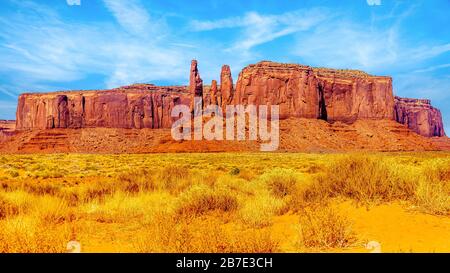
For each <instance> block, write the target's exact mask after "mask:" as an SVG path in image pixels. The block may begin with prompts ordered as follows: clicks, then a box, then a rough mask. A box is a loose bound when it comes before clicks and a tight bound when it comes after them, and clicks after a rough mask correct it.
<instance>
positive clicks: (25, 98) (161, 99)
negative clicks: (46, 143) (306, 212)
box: [16, 60, 444, 136]
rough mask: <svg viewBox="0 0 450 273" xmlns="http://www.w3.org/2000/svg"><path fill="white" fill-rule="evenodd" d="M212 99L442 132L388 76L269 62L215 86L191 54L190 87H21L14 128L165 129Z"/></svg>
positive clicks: (428, 110)
mask: <svg viewBox="0 0 450 273" xmlns="http://www.w3.org/2000/svg"><path fill="white" fill-rule="evenodd" d="M194 97H203V102H200V104H199V105H197V107H198V108H200V109H201V108H204V107H205V106H207V105H210V104H217V105H221V106H222V107H223V106H225V105H229V104H243V105H248V104H253V105H268V106H270V105H279V106H280V118H282V119H285V118H290V117H297V118H308V119H322V120H326V121H329V122H338V121H339V122H345V123H348V124H351V123H354V122H355V121H357V120H360V119H366V120H367V119H371V120H391V121H393V120H396V121H398V122H400V123H403V124H406V125H407V126H408V127H409V128H411V129H412V130H414V131H415V132H417V133H419V134H421V135H423V136H443V135H444V130H443V125H442V117H441V114H440V112H439V110H437V109H435V108H433V107H432V106H431V105H430V102H429V101H428V100H413V99H401V98H396V100H395V101H394V96H393V92H392V79H391V78H390V77H380V76H371V75H368V74H366V73H364V72H361V71H355V70H334V69H324V68H312V67H309V66H304V65H297V64H280V63H274V62H269V61H263V62H259V63H257V64H253V65H249V66H247V67H245V68H244V69H243V70H242V71H241V73H240V74H239V78H238V81H237V83H236V86H235V87H234V85H233V79H232V76H231V70H230V67H229V66H227V65H224V66H223V67H222V70H221V74H220V88H219V87H218V86H217V81H215V80H213V81H212V84H211V86H203V81H202V79H201V77H200V73H199V70H198V67H197V61H195V60H193V61H192V63H191V68H190V82H189V86H187V87H185V86H172V87H170V86H169V87H158V86H155V85H151V84H135V85H131V86H125V87H121V88H117V89H112V90H99V91H67V92H54V93H45V94H43V93H35V94H22V95H21V96H20V97H19V103H18V107H17V114H16V117H17V120H16V128H17V129H18V130H24V129H50V128H92V127H111V128H136V129H140V128H170V127H171V124H172V122H173V121H174V118H171V116H170V114H171V111H172V109H173V107H174V106H175V105H178V104H184V105H188V106H190V107H191V110H192V111H193V110H194V109H195V108H194V103H193V98H194Z"/></svg>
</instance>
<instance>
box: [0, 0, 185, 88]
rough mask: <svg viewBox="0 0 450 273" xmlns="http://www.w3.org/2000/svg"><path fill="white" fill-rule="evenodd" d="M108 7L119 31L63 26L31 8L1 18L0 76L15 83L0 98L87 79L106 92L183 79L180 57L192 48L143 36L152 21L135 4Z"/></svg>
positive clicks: (57, 19)
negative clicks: (94, 78)
mask: <svg viewBox="0 0 450 273" xmlns="http://www.w3.org/2000/svg"><path fill="white" fill-rule="evenodd" d="M105 1H106V0H105ZM109 2H110V3H109V4H110V5H109V6H108V7H109V8H111V12H112V14H113V15H114V17H115V18H116V19H117V21H118V23H119V24H120V25H121V26H123V29H118V28H117V27H114V25H113V24H105V23H101V24H100V23H98V24H74V23H72V22H67V23H66V22H65V21H64V19H63V18H60V17H59V16H58V14H56V13H54V12H51V11H52V9H51V8H49V7H46V6H43V5H38V4H35V3H33V2H30V4H33V5H28V6H27V8H26V9H25V10H26V12H27V13H26V16H11V17H8V18H0V38H1V39H2V41H3V42H2V44H0V62H1V63H2V65H1V66H0V73H5V75H8V77H10V78H11V79H10V80H11V81H13V82H16V84H15V87H14V86H8V87H4V88H3V89H2V90H3V91H2V93H5V94H6V92H8V93H9V95H10V96H11V95H12V96H14V94H16V93H19V92H23V91H24V89H25V88H26V90H28V91H41V90H42V91H44V90H52V89H53V88H55V87H56V86H57V85H59V84H60V83H61V82H72V81H77V80H81V79H83V78H84V77H86V76H87V75H92V74H96V75H102V76H103V77H105V83H104V85H105V87H108V88H112V87H117V86H119V85H125V84H130V83H134V82H150V81H154V80H171V81H177V80H180V81H182V80H184V78H187V77H188V74H187V71H188V69H189V61H190V60H189V59H188V58H189V57H190V56H189V54H186V53H185V52H184V51H185V50H189V51H192V48H187V47H180V46H175V45H173V46H172V45H170V43H171V41H170V40H162V41H159V40H157V39H156V40H155V38H154V37H153V36H151V35H150V33H148V32H147V31H145V30H146V27H147V25H148V24H152V22H153V21H151V20H150V19H149V18H151V17H150V16H147V15H145V14H146V11H145V10H144V9H142V7H140V6H138V2H137V1H132V2H128V1H127V2H126V3H125V1H112V0H111V1H109ZM127 3H129V4H127ZM138 7H139V8H138ZM127 8H129V10H127ZM44 14H45V16H43V15H44ZM127 16H131V17H132V18H133V19H130V20H128V19H126V17H127ZM162 31H164V30H162ZM134 35H139V37H135V36H134ZM177 42H178V43H179V44H187V43H185V42H184V41H183V40H180V41H177ZM19 83H26V85H22V84H19ZM43 83H47V84H46V85H43ZM19 86H20V89H19ZM22 88H24V89H22ZM44 88H47V89H44ZM49 88H51V89H49ZM66 88H67V86H66ZM86 88H89V87H88V86H86ZM0 91H1V90H0Z"/></svg>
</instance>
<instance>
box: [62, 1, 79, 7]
mask: <svg viewBox="0 0 450 273" xmlns="http://www.w3.org/2000/svg"><path fill="white" fill-rule="evenodd" d="M66 2H67V5H69V6H80V5H81V0H66Z"/></svg>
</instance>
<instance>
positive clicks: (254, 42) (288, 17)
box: [190, 9, 328, 55]
mask: <svg viewBox="0 0 450 273" xmlns="http://www.w3.org/2000/svg"><path fill="white" fill-rule="evenodd" d="M327 16H328V13H327V12H326V11H325V10H323V9H309V10H295V11H290V12H286V13H283V14H277V15H265V14H260V13H258V12H248V13H246V14H245V15H243V16H241V17H231V18H225V19H219V20H216V21H198V20H194V21H192V22H191V23H190V28H191V29H192V30H193V31H208V30H215V29H223V28H241V32H240V33H239V35H238V36H237V39H236V41H235V42H234V43H233V44H232V45H231V46H230V47H229V48H228V51H234V52H241V54H243V55H249V54H250V52H249V50H250V49H251V48H253V47H255V46H258V45H261V44H264V43H267V42H271V41H273V40H275V39H277V38H280V37H283V36H287V35H291V34H293V33H296V32H300V31H305V30H308V29H310V28H312V27H314V26H316V25H318V24H319V23H320V22H322V21H324V20H325V19H326V18H327Z"/></svg>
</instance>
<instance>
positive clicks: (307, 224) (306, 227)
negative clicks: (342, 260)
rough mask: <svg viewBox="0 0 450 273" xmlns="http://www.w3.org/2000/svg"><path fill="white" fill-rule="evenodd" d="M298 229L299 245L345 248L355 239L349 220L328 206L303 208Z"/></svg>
mask: <svg viewBox="0 0 450 273" xmlns="http://www.w3.org/2000/svg"><path fill="white" fill-rule="evenodd" d="M300 230H301V231H300V233H301V245H303V246H304V247H307V248H319V249H321V248H345V247H349V246H351V245H353V244H354V243H355V242H356V240H357V239H356V235H355V233H354V232H353V231H352V227H351V222H350V221H349V220H348V219H347V217H345V216H344V215H342V214H340V213H339V212H338V211H337V210H336V209H335V208H332V207H330V206H315V207H313V208H308V209H305V210H303V213H302V214H301V216H300Z"/></svg>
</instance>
